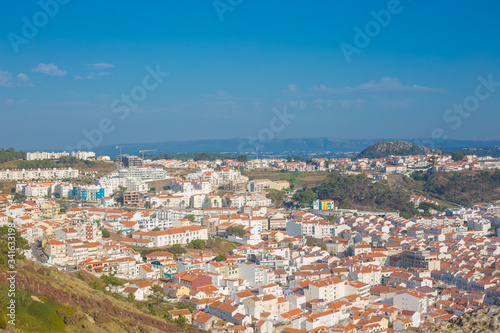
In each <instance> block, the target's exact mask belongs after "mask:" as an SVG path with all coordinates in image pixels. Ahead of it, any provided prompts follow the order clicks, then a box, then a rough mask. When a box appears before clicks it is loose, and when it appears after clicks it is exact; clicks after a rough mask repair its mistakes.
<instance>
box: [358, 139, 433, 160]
mask: <svg viewBox="0 0 500 333" xmlns="http://www.w3.org/2000/svg"><path fill="white" fill-rule="evenodd" d="M430 152H431V149H430V148H428V147H424V146H419V145H416V144H413V143H410V142H406V141H394V142H377V143H375V144H373V145H371V146H369V147H368V148H366V149H365V150H363V151H362V152H361V153H359V154H358V156H357V158H383V157H387V156H391V155H395V156H408V155H425V154H427V153H430Z"/></svg>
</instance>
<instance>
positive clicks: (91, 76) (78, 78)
mask: <svg viewBox="0 0 500 333" xmlns="http://www.w3.org/2000/svg"><path fill="white" fill-rule="evenodd" d="M106 75H112V73H110V72H99V73H89V74H87V75H85V76H80V75H75V80H93V79H95V78H96V77H98V76H106Z"/></svg>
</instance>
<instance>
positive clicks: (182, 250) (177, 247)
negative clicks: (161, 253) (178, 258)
mask: <svg viewBox="0 0 500 333" xmlns="http://www.w3.org/2000/svg"><path fill="white" fill-rule="evenodd" d="M169 252H170V253H173V254H181V253H186V252H187V250H186V249H185V248H183V247H182V245H181V244H174V245H172V246H171V247H170V249H169Z"/></svg>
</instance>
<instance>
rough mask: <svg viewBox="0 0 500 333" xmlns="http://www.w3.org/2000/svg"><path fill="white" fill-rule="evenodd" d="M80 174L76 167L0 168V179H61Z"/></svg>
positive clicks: (75, 176)
mask: <svg viewBox="0 0 500 333" xmlns="http://www.w3.org/2000/svg"><path fill="white" fill-rule="evenodd" d="M79 174H80V171H79V170H78V169H73V168H61V169H58V168H52V169H14V170H10V169H6V170H0V180H38V179H61V178H77V177H78V176H79Z"/></svg>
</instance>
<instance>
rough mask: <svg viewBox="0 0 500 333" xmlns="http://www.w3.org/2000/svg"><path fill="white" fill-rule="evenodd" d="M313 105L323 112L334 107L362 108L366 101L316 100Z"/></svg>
mask: <svg viewBox="0 0 500 333" xmlns="http://www.w3.org/2000/svg"><path fill="white" fill-rule="evenodd" d="M312 103H313V105H314V106H315V107H316V108H317V109H320V110H323V109H329V108H332V107H342V108H352V107H355V106H360V105H361V104H364V103H366V101H365V100H363V99H352V100H349V99H341V100H332V99H316V100H314V101H313V102H312Z"/></svg>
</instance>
